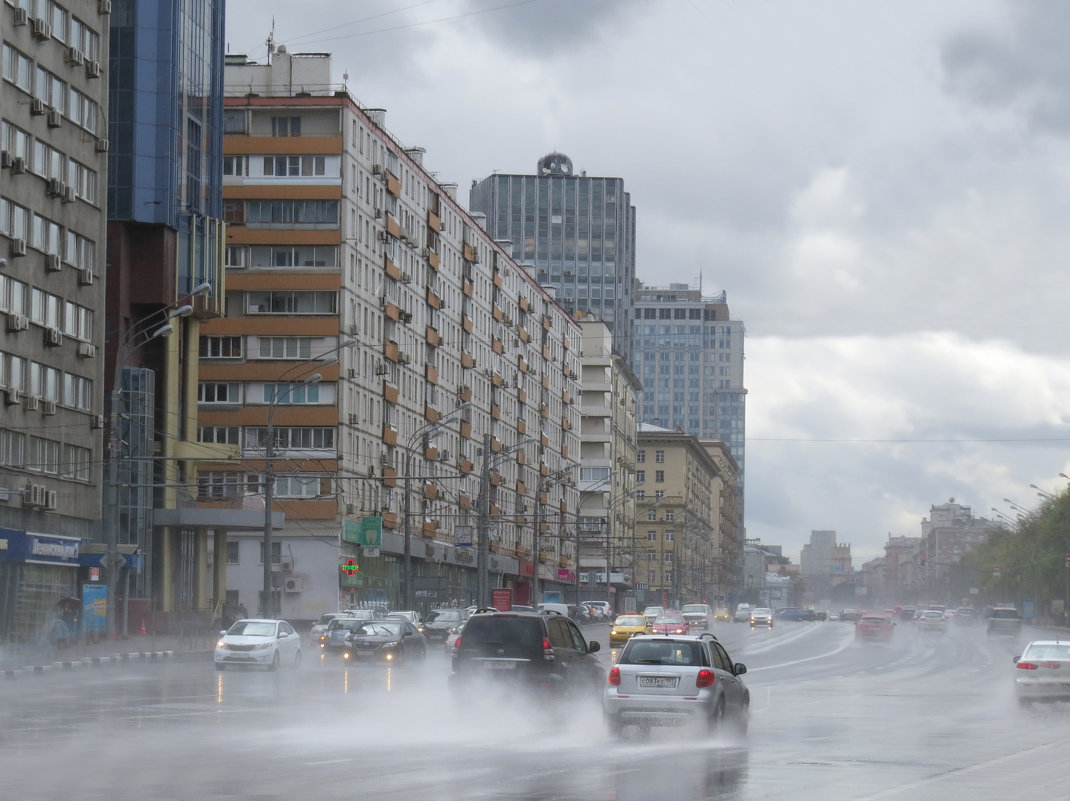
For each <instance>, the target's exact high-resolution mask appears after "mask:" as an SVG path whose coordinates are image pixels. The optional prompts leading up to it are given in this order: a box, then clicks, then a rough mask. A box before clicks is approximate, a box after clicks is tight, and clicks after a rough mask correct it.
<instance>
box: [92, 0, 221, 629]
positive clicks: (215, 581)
mask: <svg viewBox="0 0 1070 801" xmlns="http://www.w3.org/2000/svg"><path fill="white" fill-rule="evenodd" d="M223 23H224V2H223V0H113V2H112V15H111V25H110V39H111V50H110V55H109V65H110V75H109V96H110V114H109V115H108V131H109V151H108V153H109V180H108V218H109V224H108V287H107V330H108V332H109V337H108V345H107V371H106V376H105V382H106V385H107V388H108V392H109V393H110V397H111V402H110V404H109V417H110V422H109V481H110V482H111V483H113V484H114V485H115V490H114V492H115V494H114V496H111V497H110V498H109V500H108V503H106V505H105V511H106V519H107V520H108V521H109V523H108V525H109V526H112V527H113V528H114V529H115V531H116V532H117V534H116V536H117V539H118V549H119V550H120V551H121V552H125V551H126V550H130V549H133V550H134V551H135V552H136V553H138V554H140V556H141V562H140V565H139V569H137V570H136V571H134V572H133V573H132V574H131V575H129V576H127V575H122V576H120V577H119V578H120V580H119V582H118V589H119V591H120V592H121V593H122V592H124V591H125V590H126V589H127V588H128V589H129V598H127V599H124V602H123V609H124V610H125V609H129V610H130V613H129V614H130V617H131V618H132V619H133V621H134V622H135V624H137V623H140V622H141V621H145V620H147V621H148V625H150V626H155V628H156V629H157V630H163V629H164V628H165V627H166V626H167V625H168V621H169V619H170V618H171V617H172V616H176V615H188V614H196V613H202V614H205V615H213V614H217V613H218V607H219V604H220V602H221V596H222V594H223V592H224V590H225V584H224V573H223V571H221V570H215V571H212V570H209V567H208V565H209V560H210V554H211V553H212V550H213V549H217V550H219V549H222V548H224V547H225V541H224V540H223V539H222V537H216V539H215V540H214V541H211V542H210V541H209V537H210V534H209V529H208V528H207V527H205V526H204V525H203V524H202V523H203V521H200V520H198V519H197V518H196V515H191V514H190V513H189V512H190V510H191V509H192V506H193V491H192V490H193V486H194V483H195V481H196V473H197V464H198V460H199V459H203V458H207V457H211V456H217V454H216V453H215V451H213V450H212V449H205V448H202V447H200V446H198V444H197V436H196V434H197V418H196V408H197V397H196V390H197V386H198V378H197V366H198V359H197V348H198V343H199V340H200V336H199V327H200V324H201V321H202V320H204V319H208V318H211V317H213V316H217V315H218V314H219V313H220V311H221V309H222V304H221V299H222V289H223V283H222V282H223V243H224V236H225V226H224V224H223V220H222V167H221V165H222V141H223V139H222V135H223V131H222V114H223V105H222V103H223V93H222V89H223ZM111 468H114V471H113V470H112V469H111ZM110 492H111V490H109V493H110ZM112 547H113V546H112ZM123 625H124V626H125V625H126V621H125V620H124V621H123Z"/></svg>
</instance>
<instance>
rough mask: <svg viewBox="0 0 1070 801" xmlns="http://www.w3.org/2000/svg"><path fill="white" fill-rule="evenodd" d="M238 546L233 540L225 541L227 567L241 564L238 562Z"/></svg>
mask: <svg viewBox="0 0 1070 801" xmlns="http://www.w3.org/2000/svg"><path fill="white" fill-rule="evenodd" d="M238 544H239V543H237V542H235V541H233V540H228V541H227V564H228V565H239V564H241V562H239V561H238V555H239V553H240V549H239V548H238ZM273 544H274V543H273Z"/></svg>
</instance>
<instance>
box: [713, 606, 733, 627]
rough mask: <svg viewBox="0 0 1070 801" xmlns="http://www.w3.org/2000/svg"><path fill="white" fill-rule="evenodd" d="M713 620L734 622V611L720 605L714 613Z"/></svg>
mask: <svg viewBox="0 0 1070 801" xmlns="http://www.w3.org/2000/svg"><path fill="white" fill-rule="evenodd" d="M713 620H714V622H716V623H730V622H732V613H731V612H729V611H728V610H727V609H725V608H724V607H723V606H721V607H718V608H717V610H716V611H715V612H714V613H713Z"/></svg>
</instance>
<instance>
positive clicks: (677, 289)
mask: <svg viewBox="0 0 1070 801" xmlns="http://www.w3.org/2000/svg"><path fill="white" fill-rule="evenodd" d="M743 334H744V328H743V322H742V321H741V320H733V319H731V316H730V314H729V310H728V297H727V295H726V293H724V292H721V293H720V294H718V295H712V296H706V295H703V294H702V290H701V289H691V288H689V287H688V286H687V285H686V284H670V285H669V286H668V287H650V286H640V287H639V288H638V289H637V290H636V297H635V320H634V337H635V373H636V375H637V376H638V377H639V381H640V382H641V383H642V385H643V389H642V391H641V392H640V393H639V419H640V420H643V421H645V422H652V423H656V424H657V425H659V426H662V427H664V428H670V429H675V428H680V429H681V430H683V431H685V432H687V433H688V434H692V435H694V436H696V437H698V438H700V439H719V440H721V441H722V442H724V443H725V445H727V446H728V449H729V452H730V453H731V454H732V458H734V459H735V460H736V463H737V465H738V467H739V477H738V484H739V497H740V498H741V499H742V498H743V488H744V479H743V475H744V450H745V447H744V446H745V434H746V397H747V390H746V389H745V388H744V386H743ZM742 514H743V512H742V504H740V522H741V523H742ZM740 531H741V532H742V525H741V526H740Z"/></svg>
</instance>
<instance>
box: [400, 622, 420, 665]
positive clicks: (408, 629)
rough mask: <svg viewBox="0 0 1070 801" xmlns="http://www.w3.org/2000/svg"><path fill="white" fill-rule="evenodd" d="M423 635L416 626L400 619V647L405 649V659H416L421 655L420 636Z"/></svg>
mask: <svg viewBox="0 0 1070 801" xmlns="http://www.w3.org/2000/svg"><path fill="white" fill-rule="evenodd" d="M422 636H423V635H422V634H420V632H418V631H417V630H416V626H414V625H412V623H410V622H409V621H407V620H402V621H401V647H402V650H404V651H405V659H406V660H408V659H416V658H417V657H419V656H420V655H421V653H420V652H421V650H422V649H421V648H420V638H421V637H422Z"/></svg>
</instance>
